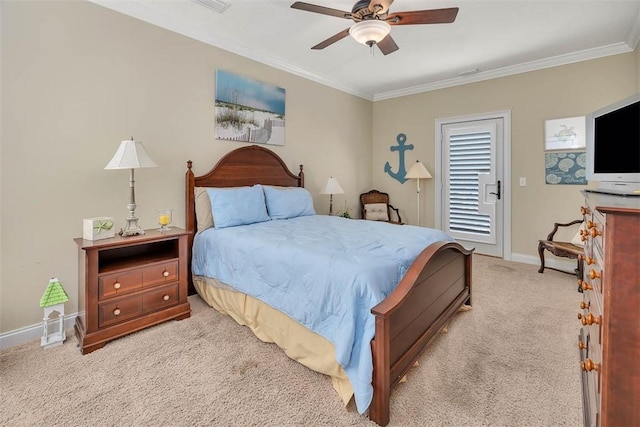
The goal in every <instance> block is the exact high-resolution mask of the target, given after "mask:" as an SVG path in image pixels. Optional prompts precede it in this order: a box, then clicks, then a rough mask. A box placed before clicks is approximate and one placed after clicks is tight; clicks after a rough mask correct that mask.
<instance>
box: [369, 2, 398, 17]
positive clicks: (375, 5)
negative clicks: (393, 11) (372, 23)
mask: <svg viewBox="0 0 640 427" xmlns="http://www.w3.org/2000/svg"><path fill="white" fill-rule="evenodd" d="M391 3H393V0H371V3H369V10H370V11H371V12H373V13H375V14H376V15H382V14H384V13H387V11H388V10H389V6H391Z"/></svg>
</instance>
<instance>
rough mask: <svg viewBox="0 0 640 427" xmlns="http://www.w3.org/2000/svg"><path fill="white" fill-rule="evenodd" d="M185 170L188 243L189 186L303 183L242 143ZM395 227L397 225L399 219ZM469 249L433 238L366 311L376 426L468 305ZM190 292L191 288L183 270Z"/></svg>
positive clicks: (192, 220)
mask: <svg viewBox="0 0 640 427" xmlns="http://www.w3.org/2000/svg"><path fill="white" fill-rule="evenodd" d="M191 168H192V162H191V160H189V161H188V162H187V173H186V228H187V230H188V231H190V232H191V234H190V237H189V245H188V247H189V254H188V255H189V256H188V259H189V271H191V248H192V245H193V236H194V235H195V232H196V230H197V224H196V215H195V195H194V188H195V187H239V186H248V185H255V184H264V185H278V186H287V187H304V173H303V171H302V165H300V172H299V173H298V175H294V174H293V173H291V172H290V171H289V169H288V168H287V167H286V165H285V164H284V162H283V161H282V159H281V158H280V157H279V156H278V155H277V154H275V153H274V152H272V151H270V150H268V149H266V148H263V147H260V146H257V145H251V146H245V147H241V148H238V149H236V150H233V151H231V152H229V153H228V154H226V155H225V156H224V157H223V158H222V159H220V161H219V162H218V163H217V164H216V165H215V166H214V167H213V169H211V170H210V171H209V172H208V173H206V174H205V175H201V176H194V174H193V171H192V170H191ZM399 227H401V226H400V225H399ZM471 253H472V251H469V250H466V249H464V248H463V247H462V246H460V245H459V244H457V243H450V242H437V243H433V244H431V245H430V246H428V247H427V248H425V249H424V250H423V251H422V253H420V255H419V256H418V257H417V258H416V260H415V261H414V263H413V264H412V265H411V267H410V268H409V270H408V271H407V273H406V274H405V276H404V277H403V279H402V280H401V281H400V283H399V284H398V286H397V288H396V289H395V290H394V291H393V292H392V293H391V294H390V295H389V296H388V297H387V298H386V299H385V300H384V301H382V302H381V303H380V304H378V305H377V306H375V307H373V309H372V310H371V312H372V313H373V315H374V316H375V318H376V323H375V328H376V329H375V338H374V339H373V340H372V341H371V350H372V352H373V389H374V391H373V400H372V402H371V405H370V407H369V418H370V419H371V420H372V421H374V422H376V423H377V424H379V425H381V426H385V425H387V423H388V422H389V416H390V414H389V403H390V393H391V389H392V388H393V387H394V386H395V385H396V384H397V383H398V382H399V381H400V379H401V378H402V377H403V376H404V375H405V374H406V373H407V371H408V370H409V369H410V368H411V367H412V366H413V365H414V364H415V362H416V360H417V359H418V358H419V357H420V355H421V354H422V353H423V352H424V350H425V348H426V347H427V345H428V343H429V342H430V341H431V339H432V338H433V337H435V336H436V334H437V333H438V332H439V331H440V329H441V328H442V327H443V326H445V325H446V324H447V323H448V322H449V320H450V319H451V317H452V316H454V315H455V313H456V312H457V311H458V309H459V308H460V307H461V306H462V305H464V304H468V305H471ZM189 288H190V289H191V291H190V293H192V292H195V290H194V288H193V282H192V275H191V274H190V275H189Z"/></svg>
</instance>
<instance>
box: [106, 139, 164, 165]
mask: <svg viewBox="0 0 640 427" xmlns="http://www.w3.org/2000/svg"><path fill="white" fill-rule="evenodd" d="M157 167H158V164H157V163H156V162H154V161H153V160H151V157H149V155H148V154H147V151H146V150H145V149H144V146H143V145H142V142H140V141H134V140H133V138H132V139H131V140H129V141H122V142H121V143H120V146H119V147H118V151H116V154H114V156H113V158H112V159H111V161H109V163H107V166H105V167H104V168H105V169H138V168H157Z"/></svg>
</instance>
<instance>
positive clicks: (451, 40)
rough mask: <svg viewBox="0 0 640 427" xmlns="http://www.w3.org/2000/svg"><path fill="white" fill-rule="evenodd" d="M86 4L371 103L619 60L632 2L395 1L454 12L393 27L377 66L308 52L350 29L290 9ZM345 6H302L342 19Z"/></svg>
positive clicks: (279, 0) (340, 53)
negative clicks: (388, 49)
mask: <svg viewBox="0 0 640 427" xmlns="http://www.w3.org/2000/svg"><path fill="white" fill-rule="evenodd" d="M90 1H92V2H93V3H96V4H100V5H102V6H104V7H107V8H110V9H113V10H116V11H119V12H121V13H124V14H126V15H130V16H132V17H135V18H138V19H141V20H143V21H146V22H149V23H152V24H155V25H158V26H161V27H163V28H167V29H169V30H172V31H175V32H177V33H180V34H183V35H186V36H189V37H192V38H194V39H197V40H200V41H203V42H205V43H208V44H211V45H214V46H217V47H220V48H222V49H225V50H228V51H231V52H234V53H237V54H240V55H242V56H246V57H249V58H251V59H254V60H257V61H259V62H262V63H265V64H268V65H271V66H274V67H276V68H279V69H282V70H285V71H288V72H291V73H294V74H297V75H300V76H303V77H306V78H309V79H311V80H314V81H317V82H320V83H322V84H325V85H328V86H331V87H334V88H336V89H339V90H342V91H345V92H348V93H351V94H354V95H357V96H359V97H362V98H365V99H369V100H374V101H376V100H381V99H388V98H393V97H397V96H403V95H408V94H412V93H419V92H425V91H429V90H434V89H439V88H443V87H450V86H455V85H459V84H464V83H469V82H474V81H480V80H486V79H490V78H495V77H501V76H505V75H510V74H516V73H521V72H526V71H532V70H536V69H541V68H547V67H552V66H556V65H562V64H567V63H572V62H577V61H582V60H586V59H593V58H598V57H602V56H607V55H614V54H619V53H624V52H629V51H632V50H634V49H635V47H636V43H637V41H638V38H639V36H640V0H634V1H628V0H600V1H588V0H561V1H560V0H556V1H541V0H502V1H484V0H445V1H440V0H395V2H394V3H393V4H392V5H391V8H390V12H391V13H393V12H402V11H407V10H423V9H437V8H448V7H459V8H460V10H459V12H458V16H457V18H456V20H455V22H454V23H452V24H434V25H406V26H393V27H392V29H391V35H392V36H393V38H394V40H395V41H396V43H397V44H398V46H399V47H400V49H399V50H398V51H396V52H394V53H391V54H389V55H387V56H385V55H383V54H382V53H381V52H380V51H379V50H378V49H377V48H375V49H374V52H373V55H372V54H371V51H370V49H369V47H367V46H364V45H361V44H358V43H357V42H356V41H355V40H353V39H352V38H351V37H347V38H344V39H342V40H340V41H338V42H337V43H335V44H333V45H331V46H329V47H327V48H325V49H324V50H311V49H310V48H311V46H313V45H315V44H317V43H319V42H321V41H323V40H325V39H327V38H328V37H330V36H332V35H334V34H336V33H338V32H339V31H341V30H344V29H345V28H348V27H349V26H350V25H351V24H353V22H352V21H350V20H347V19H341V18H337V17H333V16H327V15H321V14H317V13H311V12H305V11H300V10H296V9H291V7H290V6H291V4H292V3H293V0H290V1H284V0H225V2H226V3H228V4H229V7H228V8H227V9H226V10H225V11H224V12H223V13H218V12H216V11H213V10H211V9H208V8H206V7H204V6H202V5H201V4H199V3H197V2H195V1H194V0H163V1H158V0H118V1H114V0H90ZM355 2H356V0H326V1H322V0H319V1H315V0H308V1H307V3H312V4H317V5H321V6H325V7H330V8H334V9H340V10H345V11H351V8H352V7H353V5H354V4H355ZM475 68H477V69H478V70H479V72H477V73H475V74H472V75H468V76H461V75H459V73H461V72H465V71H468V70H473V69H475Z"/></svg>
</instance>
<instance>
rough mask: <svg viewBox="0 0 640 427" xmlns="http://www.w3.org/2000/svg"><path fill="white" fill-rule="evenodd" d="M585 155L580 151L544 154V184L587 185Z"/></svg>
mask: <svg viewBox="0 0 640 427" xmlns="http://www.w3.org/2000/svg"><path fill="white" fill-rule="evenodd" d="M586 165H587V153H586V152H585V151H584V150H582V151H568V152H565V151H550V152H548V153H544V179H545V184H551V185H587V175H586V170H585V168H586Z"/></svg>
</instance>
